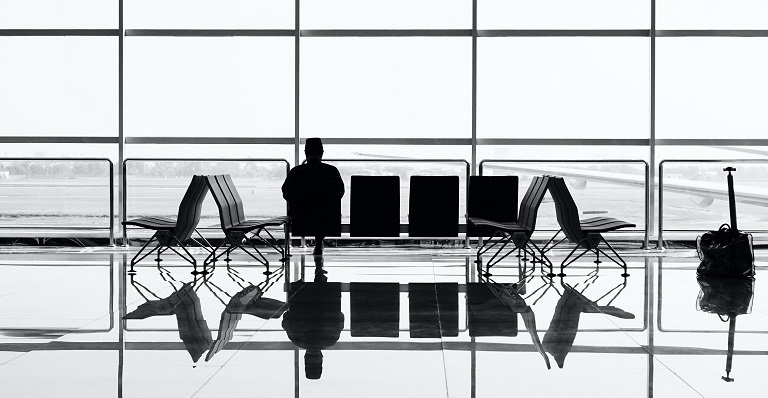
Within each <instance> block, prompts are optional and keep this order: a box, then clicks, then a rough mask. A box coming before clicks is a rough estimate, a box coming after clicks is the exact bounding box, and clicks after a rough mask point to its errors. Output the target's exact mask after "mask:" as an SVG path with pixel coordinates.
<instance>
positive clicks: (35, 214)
mask: <svg viewBox="0 0 768 398" xmlns="http://www.w3.org/2000/svg"><path fill="white" fill-rule="evenodd" d="M0 177H2V178H0V190H1V191H2V192H3V210H2V214H0V226H3V227H9V226H14V227H28V226H30V225H46V226H54V227H91V228H95V229H101V230H102V231H101V232H100V233H96V232H94V234H95V236H100V237H107V236H108V233H109V214H110V213H109V210H110V208H109V199H110V188H109V183H110V175H109V162H107V161H95V160H94V161H90V160H89V161H73V160H66V161H61V160H40V159H36V160H13V161H0Z"/></svg>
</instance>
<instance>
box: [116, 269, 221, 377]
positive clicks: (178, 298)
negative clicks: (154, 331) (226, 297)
mask: <svg viewBox="0 0 768 398" xmlns="http://www.w3.org/2000/svg"><path fill="white" fill-rule="evenodd" d="M196 282H197V279H195V281H193V282H190V283H185V284H184V285H182V287H181V288H180V289H178V290H175V289H174V292H173V293H171V295H169V296H168V297H166V298H160V297H158V296H157V295H155V294H154V293H152V292H150V293H151V294H152V295H153V296H155V297H156V298H157V300H148V299H147V302H146V303H143V304H141V305H139V306H138V308H136V309H135V310H134V311H131V312H129V313H128V314H126V315H125V316H124V317H123V319H146V318H150V317H153V316H163V315H171V314H173V315H176V323H177V325H178V327H179V337H180V338H181V341H182V342H184V347H185V348H186V350H187V352H189V355H190V356H192V361H193V362H197V361H198V360H199V359H200V357H201V356H202V355H203V353H204V352H205V351H206V350H207V349H208V347H210V345H211V342H213V338H212V337H211V330H210V329H209V328H208V324H207V323H206V322H205V318H203V312H202V308H201V307H200V298H199V297H198V296H197V293H196V292H195V283H196ZM131 284H132V285H134V287H135V288H136V290H137V291H139V294H141V295H142V296H144V294H143V293H141V290H139V287H141V288H144V289H145V290H147V291H148V292H149V289H147V288H146V287H145V286H144V285H141V284H140V283H138V282H135V281H134V280H133V275H132V276H131ZM145 298H146V297H145Z"/></svg>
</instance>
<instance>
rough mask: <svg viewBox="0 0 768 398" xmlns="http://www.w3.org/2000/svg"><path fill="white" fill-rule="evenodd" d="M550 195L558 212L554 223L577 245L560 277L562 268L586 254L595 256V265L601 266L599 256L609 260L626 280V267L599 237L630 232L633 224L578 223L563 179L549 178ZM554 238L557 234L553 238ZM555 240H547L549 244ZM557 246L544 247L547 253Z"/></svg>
mask: <svg viewBox="0 0 768 398" xmlns="http://www.w3.org/2000/svg"><path fill="white" fill-rule="evenodd" d="M549 186H550V188H549V192H550V194H551V195H552V199H553V201H554V202H555V211H556V212H557V223H558V224H559V225H560V231H558V234H559V233H560V232H561V231H562V232H563V233H564V234H565V238H564V239H562V240H560V242H562V241H563V240H565V239H567V240H569V241H571V242H572V243H575V244H576V247H574V248H573V250H571V252H570V253H568V255H567V256H566V257H565V259H564V260H563V262H562V263H561V264H560V274H559V275H560V276H565V272H564V270H565V267H567V266H568V265H570V264H572V263H573V262H574V261H576V260H578V259H579V258H581V257H582V256H583V255H585V254H586V253H587V252H592V253H595V256H596V259H595V264H598V266H599V264H600V263H601V261H600V254H602V255H603V256H605V257H607V258H609V259H610V260H611V261H613V262H615V263H616V264H618V265H619V266H621V268H622V269H623V270H624V273H623V274H622V276H629V274H628V273H627V263H626V262H624V260H623V259H622V258H621V256H619V254H618V253H616V250H614V249H613V247H612V246H611V245H610V243H608V241H606V240H605V238H604V237H603V235H602V234H604V233H606V232H611V231H615V230H618V229H621V228H632V227H635V226H636V225H635V224H632V223H628V222H626V221H622V220H619V219H616V218H611V217H592V218H588V219H586V220H579V209H578V208H577V207H576V202H575V201H574V200H573V196H571V192H570V191H569V190H568V186H567V185H566V184H565V180H563V178H562V177H552V178H551V180H550V184H549ZM555 236H557V234H556V235H555ZM553 240H554V237H553V238H552V239H551V240H550V242H552V241H553ZM560 242H557V243H556V244H554V245H553V246H550V247H547V246H548V245H547V246H545V249H546V251H548V250H550V249H551V248H552V247H554V246H557V245H558V244H559V243H560ZM600 243H605V246H607V247H608V249H610V251H611V252H612V253H613V255H614V256H615V258H614V257H611V256H609V255H608V254H607V253H606V252H605V251H603V249H601V248H600ZM579 248H582V249H584V251H583V252H581V254H579V255H577V256H576V257H574V258H573V259H571V257H572V256H573V255H574V254H575V253H576V251H577V250H579Z"/></svg>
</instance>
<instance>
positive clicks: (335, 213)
mask: <svg viewBox="0 0 768 398" xmlns="http://www.w3.org/2000/svg"><path fill="white" fill-rule="evenodd" d="M304 154H305V155H306V156H307V161H306V162H305V163H304V164H302V165H299V166H296V167H294V168H293V169H291V171H290V172H288V176H287V177H286V178H285V182H284V183H283V198H285V200H286V201H288V215H289V216H291V217H292V221H291V230H292V231H293V234H294V235H297V236H314V237H315V250H314V254H323V239H324V238H325V237H326V236H339V235H341V197H342V196H344V182H343V181H342V180H341V174H339V170H338V169H337V168H336V167H333V166H331V165H329V164H325V163H323V162H322V159H323V142H322V141H321V140H320V139H319V138H307V142H306V144H305V146H304Z"/></svg>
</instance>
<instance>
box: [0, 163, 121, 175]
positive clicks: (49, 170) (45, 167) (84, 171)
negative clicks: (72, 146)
mask: <svg viewBox="0 0 768 398" xmlns="http://www.w3.org/2000/svg"><path fill="white" fill-rule="evenodd" d="M0 171H7V172H8V174H9V176H10V177H11V178H14V177H24V178H75V177H101V176H106V175H108V173H109V165H108V164H107V163H106V162H82V161H79V162H71V161H50V160H49V161H46V160H30V161H26V160H25V161H7V162H0Z"/></svg>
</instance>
